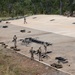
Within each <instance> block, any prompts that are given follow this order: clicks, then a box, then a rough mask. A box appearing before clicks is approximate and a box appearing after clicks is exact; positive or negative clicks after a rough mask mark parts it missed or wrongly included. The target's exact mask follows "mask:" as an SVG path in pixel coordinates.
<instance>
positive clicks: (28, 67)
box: [0, 47, 51, 75]
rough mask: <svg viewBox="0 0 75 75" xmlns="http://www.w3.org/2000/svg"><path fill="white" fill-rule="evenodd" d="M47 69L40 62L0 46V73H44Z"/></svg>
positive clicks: (23, 74)
mask: <svg viewBox="0 0 75 75" xmlns="http://www.w3.org/2000/svg"><path fill="white" fill-rule="evenodd" d="M41 70H42V71H41ZM49 71H51V70H49V69H46V67H45V66H44V65H43V64H41V63H38V62H36V61H31V59H29V58H27V57H25V56H22V55H20V54H18V53H16V52H15V51H12V50H9V49H4V48H2V47H0V75H42V74H43V75H44V73H47V72H49Z"/></svg>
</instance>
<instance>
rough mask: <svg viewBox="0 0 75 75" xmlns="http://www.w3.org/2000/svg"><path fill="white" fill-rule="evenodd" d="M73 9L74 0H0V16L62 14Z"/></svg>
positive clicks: (74, 6) (74, 5) (74, 8)
mask: <svg viewBox="0 0 75 75" xmlns="http://www.w3.org/2000/svg"><path fill="white" fill-rule="evenodd" d="M74 10H75V0H0V16H13V17H14V16H18V15H25V14H64V12H66V11H70V12H71V15H72V13H73V11H74Z"/></svg>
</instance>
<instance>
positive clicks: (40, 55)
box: [37, 47, 42, 61]
mask: <svg viewBox="0 0 75 75" xmlns="http://www.w3.org/2000/svg"><path fill="white" fill-rule="evenodd" d="M37 53H38V55H39V61H42V52H41V47H39V49H38V50H37Z"/></svg>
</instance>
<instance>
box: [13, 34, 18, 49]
mask: <svg viewBox="0 0 75 75" xmlns="http://www.w3.org/2000/svg"><path fill="white" fill-rule="evenodd" d="M13 42H14V48H16V47H17V45H16V44H17V36H16V35H14V37H13Z"/></svg>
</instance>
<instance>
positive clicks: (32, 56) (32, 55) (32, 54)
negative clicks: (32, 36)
mask: <svg viewBox="0 0 75 75" xmlns="http://www.w3.org/2000/svg"><path fill="white" fill-rule="evenodd" d="M30 53H31V60H34V50H33V47H31V49H30Z"/></svg>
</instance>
